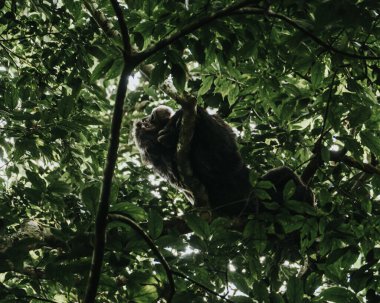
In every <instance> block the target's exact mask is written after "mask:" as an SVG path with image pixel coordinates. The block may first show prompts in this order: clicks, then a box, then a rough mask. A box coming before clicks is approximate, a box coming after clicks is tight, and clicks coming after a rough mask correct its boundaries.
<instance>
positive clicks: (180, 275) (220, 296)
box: [172, 270, 235, 303]
mask: <svg viewBox="0 0 380 303" xmlns="http://www.w3.org/2000/svg"><path fill="white" fill-rule="evenodd" d="M172 273H173V275H176V276H178V277H181V278H183V279H185V280H188V281H190V282H191V283H193V284H195V285H197V286H198V287H200V288H202V289H203V290H204V291H206V292H208V293H210V294H212V295H214V296H216V297H218V298H221V299H222V300H224V301H226V302H228V303H235V302H234V301H231V300H230V299H227V298H226V297H225V296H222V295H220V294H218V293H217V292H216V291H213V290H212V289H210V288H208V287H207V286H205V285H203V284H201V283H199V282H197V281H195V280H194V279H192V278H190V277H188V276H186V275H185V274H183V273H181V272H179V271H176V270H172Z"/></svg>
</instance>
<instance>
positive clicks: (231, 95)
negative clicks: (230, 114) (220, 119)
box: [227, 83, 239, 105]
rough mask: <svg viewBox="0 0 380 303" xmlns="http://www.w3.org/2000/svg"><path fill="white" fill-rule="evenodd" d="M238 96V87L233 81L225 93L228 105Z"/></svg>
mask: <svg viewBox="0 0 380 303" xmlns="http://www.w3.org/2000/svg"><path fill="white" fill-rule="evenodd" d="M238 96H239V87H238V86H237V85H236V84H235V83H233V84H231V85H230V89H229V90H228V95H227V98H228V103H229V104H230V105H232V104H234V103H235V101H236V99H237V97H238Z"/></svg>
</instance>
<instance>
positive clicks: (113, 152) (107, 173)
mask: <svg viewBox="0 0 380 303" xmlns="http://www.w3.org/2000/svg"><path fill="white" fill-rule="evenodd" d="M131 70H132V68H131V67H128V66H125V67H124V69H123V72H122V74H121V76H120V81H119V85H118V88H117V93H116V102H115V107H114V111H113V116H112V123H111V136H110V139H109V140H110V143H109V146H108V152H107V160H106V165H105V168H104V172H103V184H102V190H101V193H100V201H99V206H98V211H97V215H96V222H95V243H94V252H93V256H92V263H91V270H90V276H89V280H88V284H87V291H86V297H85V300H84V302H85V303H93V302H95V296H96V292H97V288H98V284H99V278H100V271H101V267H102V263H103V257H104V246H105V231H106V226H107V215H108V209H109V199H110V194H111V185H112V178H113V175H114V170H115V166H116V160H117V151H118V148H119V137H120V128H121V123H122V119H123V106H124V99H125V95H126V91H127V84H128V77H129V75H130V73H131Z"/></svg>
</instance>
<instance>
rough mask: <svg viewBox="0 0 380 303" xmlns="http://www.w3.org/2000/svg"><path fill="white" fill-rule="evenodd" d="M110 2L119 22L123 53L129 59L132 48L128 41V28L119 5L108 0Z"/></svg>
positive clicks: (114, 0) (112, 0)
mask: <svg viewBox="0 0 380 303" xmlns="http://www.w3.org/2000/svg"><path fill="white" fill-rule="evenodd" d="M110 1H111V4H112V7H113V9H114V11H115V14H116V17H117V20H118V22H119V26H120V32H121V37H122V39H123V45H124V51H125V53H126V55H127V57H129V56H130V55H131V53H132V47H131V41H130V39H129V31H128V27H127V24H126V23H125V19H124V15H123V11H122V9H121V7H120V5H119V2H118V1H117V0H110Z"/></svg>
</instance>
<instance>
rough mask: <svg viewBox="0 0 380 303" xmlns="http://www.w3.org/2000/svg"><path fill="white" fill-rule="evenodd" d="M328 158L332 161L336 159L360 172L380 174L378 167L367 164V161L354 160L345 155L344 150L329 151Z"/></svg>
mask: <svg viewBox="0 0 380 303" xmlns="http://www.w3.org/2000/svg"><path fill="white" fill-rule="evenodd" d="M330 159H331V160H332V161H336V162H343V163H344V164H346V165H347V166H350V167H353V168H356V169H359V170H361V171H362V172H365V173H367V174H376V175H379V176H380V169H379V168H377V167H376V166H373V165H371V164H368V163H362V162H359V161H357V160H355V159H354V158H352V157H350V156H347V155H345V154H344V152H341V151H331V152H330Z"/></svg>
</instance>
